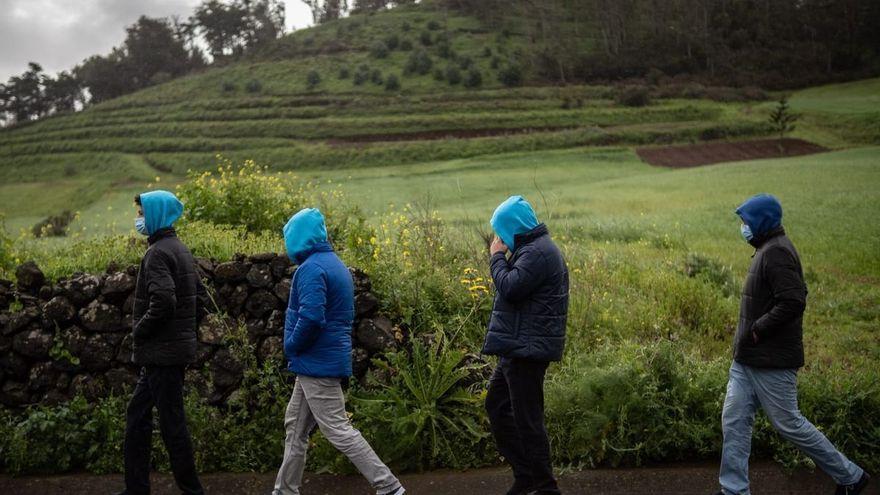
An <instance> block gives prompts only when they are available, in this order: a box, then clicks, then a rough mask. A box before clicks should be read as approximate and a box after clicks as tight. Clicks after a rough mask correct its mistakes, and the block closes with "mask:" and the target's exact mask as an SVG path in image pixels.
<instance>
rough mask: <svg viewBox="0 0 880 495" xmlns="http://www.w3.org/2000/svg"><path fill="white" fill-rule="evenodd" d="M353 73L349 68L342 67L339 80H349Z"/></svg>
mask: <svg viewBox="0 0 880 495" xmlns="http://www.w3.org/2000/svg"><path fill="white" fill-rule="evenodd" d="M350 75H351V73H350V72H349V70H348V67H342V68H340V69H339V79H348V77H349V76H350Z"/></svg>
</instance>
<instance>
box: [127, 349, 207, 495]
mask: <svg viewBox="0 0 880 495" xmlns="http://www.w3.org/2000/svg"><path fill="white" fill-rule="evenodd" d="M154 406H155V407H156V410H157V411H158V412H159V430H160V432H161V433H162V441H163V442H164V443H165V449H166V450H167V451H168V457H169V459H170V460H171V471H172V472H173V473H174V480H175V481H176V482H177V486H178V488H180V490H181V491H182V492H183V493H185V494H187V495H202V494H203V493H204V490H203V489H202V484H201V482H199V477H198V474H196V464H195V460H194V459H193V448H192V441H191V439H190V436H189V430H188V429H187V427H186V415H185V414H184V411H183V366H147V367H145V368H143V369H141V374H140V378H138V382H137V385H136V386H135V388H134V394H133V395H132V396H131V400H130V401H129V402H128V409H127V411H126V414H125V446H124V447H123V451H124V456H125V492H126V493H127V494H128V495H142V494H149V493H150V450H151V446H152V440H153V407H154Z"/></svg>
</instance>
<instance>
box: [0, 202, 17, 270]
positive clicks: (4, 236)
mask: <svg viewBox="0 0 880 495" xmlns="http://www.w3.org/2000/svg"><path fill="white" fill-rule="evenodd" d="M12 248H13V243H12V238H11V237H10V236H9V233H8V232H6V218H5V217H4V216H3V213H0V274H2V273H4V272H5V271H7V270H11V269H12V267H13V265H14V264H15V257H14V256H13V254H12Z"/></svg>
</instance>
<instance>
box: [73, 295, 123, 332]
mask: <svg viewBox="0 0 880 495" xmlns="http://www.w3.org/2000/svg"><path fill="white" fill-rule="evenodd" d="M79 319H80V320H81V321H82V324H83V326H85V327H86V328H87V329H89V330H91V331H93V332H116V331H119V330H122V329H123V328H124V327H125V324H124V323H123V321H122V313H121V312H120V311H119V308H117V307H116V306H113V305H112V304H108V303H104V302H99V301H97V300H95V301H92V302H91V303H90V304H89V305H88V306H86V307H85V308H83V309H81V310H79Z"/></svg>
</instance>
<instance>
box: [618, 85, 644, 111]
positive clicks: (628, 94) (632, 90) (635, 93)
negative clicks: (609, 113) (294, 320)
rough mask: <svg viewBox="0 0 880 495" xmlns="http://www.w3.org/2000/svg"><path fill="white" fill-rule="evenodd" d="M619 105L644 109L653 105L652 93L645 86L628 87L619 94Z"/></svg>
mask: <svg viewBox="0 0 880 495" xmlns="http://www.w3.org/2000/svg"><path fill="white" fill-rule="evenodd" d="M617 103H618V104H620V105H624V106H627V107H644V106H647V105H650V104H651V93H650V91H649V90H648V88H647V87H645V86H627V87H626V88H623V89H622V90H621V91H620V92H619V93H618V95H617Z"/></svg>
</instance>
